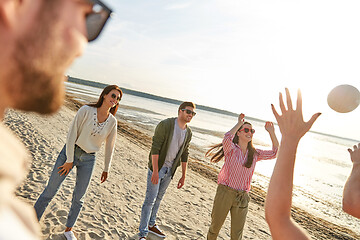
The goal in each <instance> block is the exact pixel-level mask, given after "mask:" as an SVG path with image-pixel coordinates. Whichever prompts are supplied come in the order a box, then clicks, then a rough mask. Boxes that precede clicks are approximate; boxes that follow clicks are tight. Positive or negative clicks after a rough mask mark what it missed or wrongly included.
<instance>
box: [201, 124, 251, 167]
mask: <svg viewBox="0 0 360 240" xmlns="http://www.w3.org/2000/svg"><path fill="white" fill-rule="evenodd" d="M245 124H249V125H250V126H251V123H249V122H244V124H243V125H242V126H241V127H240V128H239V129H238V130H237V131H236V133H237V132H238V131H240V130H241V129H242V127H243V126H244V125H245ZM233 143H235V144H239V137H238V135H237V134H235V136H234V138H233ZM247 150H248V156H247V160H246V163H245V164H244V166H245V167H247V168H250V167H251V165H252V163H253V160H254V154H255V153H257V152H256V149H255V148H254V146H253V144H252V140H251V141H250V142H248V145H247ZM205 157H211V158H210V162H214V163H216V162H219V161H220V160H221V159H222V158H223V157H224V149H223V144H222V143H219V144H216V145H213V146H211V147H210V149H209V150H208V151H207V152H206V153H205Z"/></svg>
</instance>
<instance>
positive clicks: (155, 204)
mask: <svg viewBox="0 0 360 240" xmlns="http://www.w3.org/2000/svg"><path fill="white" fill-rule="evenodd" d="M194 109H195V104H194V103H192V102H183V103H182V104H181V105H180V106H179V110H178V117H177V118H168V119H165V120H163V121H161V122H160V123H159V124H158V125H157V126H156V129H155V133H154V136H153V141H152V147H151V151H150V154H149V163H148V166H149V170H148V175H147V189H146V196H145V201H144V204H143V206H142V210H141V218H140V226H139V239H140V240H144V239H146V236H147V234H148V233H149V232H151V233H153V234H155V235H157V236H158V237H162V238H164V237H165V234H164V233H163V232H162V231H161V230H160V228H159V227H158V226H157V225H156V224H155V220H156V214H157V212H158V210H159V206H160V202H161V199H162V198H163V196H164V194H165V192H166V189H167V187H168V186H169V184H170V181H171V179H172V178H173V176H174V174H175V171H176V169H177V167H178V166H180V162H181V169H182V176H181V178H180V180H179V182H178V185H177V188H181V187H182V186H184V183H185V176H186V168H187V160H188V155H189V143H190V140H191V136H192V132H191V129H190V127H188V126H187V123H189V122H190V121H191V119H192V118H193V116H195V114H196V113H195V112H194Z"/></svg>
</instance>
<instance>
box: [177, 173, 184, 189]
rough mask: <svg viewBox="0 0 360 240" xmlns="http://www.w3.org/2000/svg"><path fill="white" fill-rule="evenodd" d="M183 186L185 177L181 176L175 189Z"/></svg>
mask: <svg viewBox="0 0 360 240" xmlns="http://www.w3.org/2000/svg"><path fill="white" fill-rule="evenodd" d="M184 184H185V176H182V177H181V178H180V180H179V182H178V185H177V188H178V189H180V188H182V187H183V186H184Z"/></svg>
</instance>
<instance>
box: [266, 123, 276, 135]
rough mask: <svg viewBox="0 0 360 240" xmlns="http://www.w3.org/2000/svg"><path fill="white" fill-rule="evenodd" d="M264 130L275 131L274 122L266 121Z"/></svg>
mask: <svg viewBox="0 0 360 240" xmlns="http://www.w3.org/2000/svg"><path fill="white" fill-rule="evenodd" d="M265 130H266V131H268V132H269V133H273V132H275V128H274V124H273V123H272V122H266V123H265Z"/></svg>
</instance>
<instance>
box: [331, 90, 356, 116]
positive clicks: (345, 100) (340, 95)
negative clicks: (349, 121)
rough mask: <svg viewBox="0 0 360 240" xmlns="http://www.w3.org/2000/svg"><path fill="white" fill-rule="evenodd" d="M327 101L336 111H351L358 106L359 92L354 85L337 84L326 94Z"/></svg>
mask: <svg viewBox="0 0 360 240" xmlns="http://www.w3.org/2000/svg"><path fill="white" fill-rule="evenodd" d="M327 102H328V104H329V106H330V107H331V108H332V109H333V110H335V111H336V112H339V113H347V112H351V111H353V110H354V109H355V108H357V106H359V103H360V92H359V90H357V88H356V87H354V86H351V85H339V86H337V87H335V88H334V89H333V90H331V92H330V93H329V95H328V98H327Z"/></svg>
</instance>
